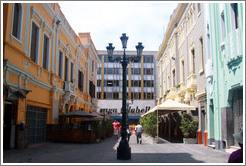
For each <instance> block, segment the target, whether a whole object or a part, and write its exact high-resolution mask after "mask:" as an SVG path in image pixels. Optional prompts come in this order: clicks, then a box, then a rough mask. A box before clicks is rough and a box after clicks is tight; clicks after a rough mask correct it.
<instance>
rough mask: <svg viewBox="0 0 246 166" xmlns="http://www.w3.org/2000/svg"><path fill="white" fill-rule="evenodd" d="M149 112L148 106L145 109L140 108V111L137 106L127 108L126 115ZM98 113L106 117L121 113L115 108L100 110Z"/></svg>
mask: <svg viewBox="0 0 246 166" xmlns="http://www.w3.org/2000/svg"><path fill="white" fill-rule="evenodd" d="M149 110H150V106H146V107H145V108H142V109H141V108H139V107H138V106H137V107H135V108H134V107H131V106H129V107H128V110H127V112H128V114H136V115H141V114H144V113H146V112H147V111H149ZM99 112H100V113H101V114H106V115H112V114H121V111H120V110H118V109H117V108H102V109H100V110H99Z"/></svg>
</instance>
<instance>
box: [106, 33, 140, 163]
mask: <svg viewBox="0 0 246 166" xmlns="http://www.w3.org/2000/svg"><path fill="white" fill-rule="evenodd" d="M120 40H121V42H122V48H123V49H124V53H123V57H115V58H113V57H112V56H113V52H114V48H115V47H113V46H112V45H113V44H112V43H109V45H108V46H107V47H106V48H107V52H108V60H109V61H110V62H114V61H117V62H120V63H121V65H122V70H123V86H122V89H123V99H122V108H121V112H122V133H121V141H120V144H119V146H118V148H117V159H119V160H130V159H131V148H130V147H129V144H128V141H127V139H126V137H127V132H126V129H127V126H126V122H127V103H126V98H127V95H126V70H127V65H128V63H129V62H139V61H140V60H141V55H142V52H143V48H144V46H143V45H142V43H140V42H139V43H138V45H137V46H136V49H137V56H136V57H126V52H125V49H126V45H127V40H128V36H126V34H125V33H122V36H121V37H120Z"/></svg>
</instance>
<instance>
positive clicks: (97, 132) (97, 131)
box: [93, 122, 102, 143]
mask: <svg viewBox="0 0 246 166" xmlns="http://www.w3.org/2000/svg"><path fill="white" fill-rule="evenodd" d="M93 130H94V131H95V137H96V142H97V143H99V142H100V141H101V139H100V137H101V132H102V125H101V124H100V122H95V123H94V126H93Z"/></svg>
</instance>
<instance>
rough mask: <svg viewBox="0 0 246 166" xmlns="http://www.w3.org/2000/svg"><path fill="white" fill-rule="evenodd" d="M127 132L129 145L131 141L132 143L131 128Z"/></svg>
mask: <svg viewBox="0 0 246 166" xmlns="http://www.w3.org/2000/svg"><path fill="white" fill-rule="evenodd" d="M126 132H127V141H128V143H129V141H130V136H131V135H132V132H131V128H130V127H128V129H127V130H126Z"/></svg>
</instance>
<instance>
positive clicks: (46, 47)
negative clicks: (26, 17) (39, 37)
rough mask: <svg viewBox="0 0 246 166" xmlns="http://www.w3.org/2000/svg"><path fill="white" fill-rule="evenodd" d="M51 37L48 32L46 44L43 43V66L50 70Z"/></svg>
mask: <svg viewBox="0 0 246 166" xmlns="http://www.w3.org/2000/svg"><path fill="white" fill-rule="evenodd" d="M49 43H50V41H49V38H48V36H47V35H46V34H44V45H43V68H45V69H46V70H48V65H49V63H48V62H49Z"/></svg>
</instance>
